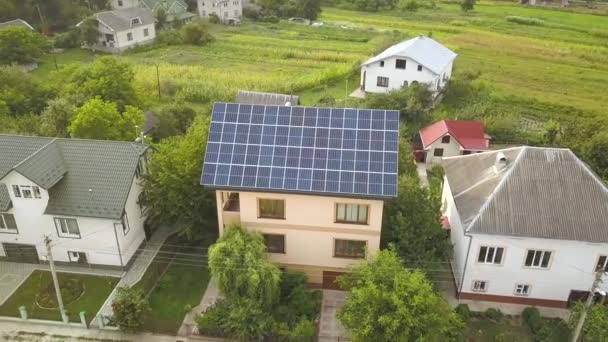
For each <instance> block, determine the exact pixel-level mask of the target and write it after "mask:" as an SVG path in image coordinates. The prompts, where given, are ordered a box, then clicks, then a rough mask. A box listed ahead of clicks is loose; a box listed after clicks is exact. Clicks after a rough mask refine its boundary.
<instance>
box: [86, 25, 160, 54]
mask: <svg viewBox="0 0 608 342" xmlns="http://www.w3.org/2000/svg"><path fill="white" fill-rule="evenodd" d="M144 29H148V36H147V37H145V36H144ZM97 30H98V31H99V44H98V46H97V48H100V49H104V46H103V42H104V41H106V36H105V35H106V34H111V35H113V36H114V46H113V48H114V49H115V50H116V51H124V50H126V49H129V48H132V47H135V46H137V45H144V44H149V43H152V42H154V39H156V29H155V27H154V24H149V25H142V26H137V27H134V28H132V29H127V30H123V31H113V30H111V29H110V28H108V27H107V26H106V25H104V24H102V23H99V25H98V28H97ZM128 33H131V34H132V35H133V40H131V41H129V40H128V37H127V35H128ZM106 47H107V48H108V49H109V48H112V47H111V46H110V45H109V44H107V45H106Z"/></svg>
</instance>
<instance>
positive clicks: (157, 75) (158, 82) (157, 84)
mask: <svg viewBox="0 0 608 342" xmlns="http://www.w3.org/2000/svg"><path fill="white" fill-rule="evenodd" d="M155 65H156V87H157V88H158V99H159V100H160V74H159V72H158V64H155Z"/></svg>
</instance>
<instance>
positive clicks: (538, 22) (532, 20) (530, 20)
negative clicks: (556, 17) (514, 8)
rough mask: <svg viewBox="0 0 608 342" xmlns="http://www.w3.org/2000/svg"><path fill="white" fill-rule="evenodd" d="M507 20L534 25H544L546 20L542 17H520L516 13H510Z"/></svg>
mask: <svg viewBox="0 0 608 342" xmlns="http://www.w3.org/2000/svg"><path fill="white" fill-rule="evenodd" d="M507 21H510V22H512V23H516V24H521V25H532V26H544V25H545V22H544V21H543V20H541V19H536V18H530V17H520V16H516V15H510V16H508V17H507Z"/></svg>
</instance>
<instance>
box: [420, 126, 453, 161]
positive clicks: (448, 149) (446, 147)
mask: <svg viewBox="0 0 608 342" xmlns="http://www.w3.org/2000/svg"><path fill="white" fill-rule="evenodd" d="M445 135H447V136H450V142H449V143H447V144H444V143H442V142H441V139H442V138H439V139H437V140H436V141H435V142H434V143H432V144H430V145H429V146H428V149H427V152H426V160H425V162H426V163H441V158H443V157H455V156H459V155H461V154H462V147H461V146H460V144H459V143H458V141H457V140H456V139H454V137H452V136H451V135H450V134H449V133H446V134H445ZM445 135H444V136H445ZM437 148H442V149H443V157H435V156H434V154H435V149H437Z"/></svg>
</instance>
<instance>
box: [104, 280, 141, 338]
mask: <svg viewBox="0 0 608 342" xmlns="http://www.w3.org/2000/svg"><path fill="white" fill-rule="evenodd" d="M149 310H150V304H149V303H148V299H146V296H145V295H144V293H143V291H141V290H138V289H133V288H130V287H119V288H117V289H116V298H115V299H114V301H113V302H112V311H114V316H113V317H112V320H113V321H114V323H115V324H116V325H117V326H118V327H119V328H120V330H123V331H129V332H131V331H137V330H139V329H140V328H141V327H142V325H143V324H144V317H145V314H146V313H147V312H148V311H149Z"/></svg>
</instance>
